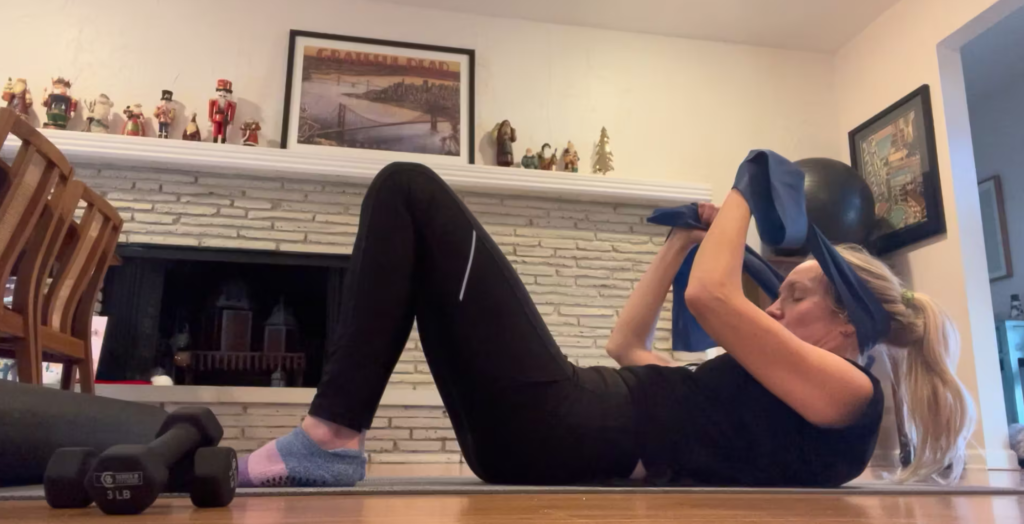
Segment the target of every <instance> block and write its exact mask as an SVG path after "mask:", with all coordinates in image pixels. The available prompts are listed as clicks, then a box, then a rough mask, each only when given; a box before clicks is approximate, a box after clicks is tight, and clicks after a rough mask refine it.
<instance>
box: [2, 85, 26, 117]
mask: <svg viewBox="0 0 1024 524" xmlns="http://www.w3.org/2000/svg"><path fill="white" fill-rule="evenodd" d="M3 100H4V102H7V109H10V110H12V111H14V112H15V113H18V116H20V117H21V118H28V108H30V107H32V92H31V91H29V90H28V83H27V82H25V79H24V78H19V79H17V80H14V81H13V82H12V81H11V79H10V78H8V79H7V83H6V84H4V92H3Z"/></svg>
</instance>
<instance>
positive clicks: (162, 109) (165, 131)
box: [153, 89, 175, 138]
mask: <svg viewBox="0 0 1024 524" xmlns="http://www.w3.org/2000/svg"><path fill="white" fill-rule="evenodd" d="M173 104H174V93H172V92H171V91H168V90H166V89H164V90H163V91H161V92H160V103H159V104H158V105H157V106H156V110H155V111H153V118H155V119H156V125H157V133H156V137H157V138H170V137H171V135H170V131H171V124H173V123H174V113H175V110H174V105H173Z"/></svg>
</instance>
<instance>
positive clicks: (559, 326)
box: [5, 131, 710, 462]
mask: <svg viewBox="0 0 1024 524" xmlns="http://www.w3.org/2000/svg"><path fill="white" fill-rule="evenodd" d="M46 133H47V135H48V136H49V137H50V138H51V140H53V141H54V142H55V143H56V144H57V145H58V147H60V148H61V150H62V151H64V153H65V154H66V155H67V156H68V158H69V159H70V160H71V161H72V163H73V164H74V165H75V166H76V176H77V177H78V178H79V179H81V180H83V181H84V182H85V183H86V184H88V185H89V186H90V187H92V188H93V189H95V190H96V191H98V192H99V193H101V194H102V195H104V196H105V197H106V198H107V199H108V200H109V201H110V202H111V204H113V205H114V206H115V207H116V208H117V209H118V210H119V211H120V213H121V216H122V217H124V219H125V225H124V234H123V235H122V237H121V241H122V242H125V243H128V244H160V245H176V246H197V247H209V248H237V249H250V250H270V251H284V252H301V253H323V254H348V253H351V250H352V245H353V242H354V240H355V233H356V227H357V225H358V222H359V209H360V202H361V201H362V197H363V193H364V191H365V188H366V186H367V184H368V183H369V181H370V180H371V179H372V176H373V174H375V173H376V172H377V170H379V168H380V167H382V166H383V165H384V164H385V163H386V162H385V161H383V160H366V159H350V158H337V157H316V156H310V155H308V154H296V153H294V152H290V151H281V150H270V149H251V148H241V147H234V146H223V145H221V146H218V145H214V144H206V143H199V144H196V143H186V142H180V141H158V140H155V139H139V138H134V139H133V138H126V137H118V136H102V137H94V136H92V135H88V134H85V133H75V134H72V133H67V132H59V131H57V132H51V131H47V132H46ZM10 147H11V144H8V146H7V147H5V152H8V153H9V152H10V149H9V148H10ZM432 167H435V169H436V170H437V171H438V173H439V174H441V176H442V177H443V178H445V179H446V180H448V181H449V183H451V184H452V185H453V186H454V187H455V188H456V190H457V192H458V193H459V195H460V196H461V197H462V198H463V200H464V201H465V202H466V204H467V205H468V206H469V208H470V209H471V210H472V211H473V212H474V213H475V214H476V215H477V217H478V219H479V220H480V222H481V223H483V225H484V226H485V228H486V229H487V230H488V232H489V233H490V234H491V235H492V236H493V238H494V240H495V241H496V242H497V244H498V245H499V246H501V249H502V251H503V252H504V253H505V254H506V255H507V256H508V258H509V260H510V261H511V262H512V264H513V265H514V266H515V268H516V270H517V271H518V273H519V275H520V277H521V278H522V280H523V282H524V283H525V284H526V286H527V288H528V289H529V291H530V293H531V295H532V297H533V300H534V302H535V304H536V305H537V308H538V309H539V310H540V312H541V314H542V315H543V316H544V319H545V321H546V322H547V325H548V327H549V329H550V330H551V332H552V334H553V335H554V337H555V339H556V340H557V342H558V343H559V345H560V346H561V347H562V350H563V351H564V352H565V354H566V355H567V356H568V357H569V359H570V360H572V361H573V362H574V363H576V364H579V365H581V366H590V365H614V362H613V361H612V360H611V359H609V358H607V356H606V355H605V353H604V349H603V347H604V344H605V341H606V340H607V337H608V335H609V333H610V332H611V328H612V326H613V325H614V323H615V320H616V317H617V314H618V311H619V310H620V309H621V308H622V306H623V303H624V302H625V300H626V297H627V296H628V295H629V293H630V291H631V290H632V289H633V286H634V285H635V284H636V282H637V280H639V278H640V275H641V274H642V273H643V272H644V270H645V269H646V268H647V265H648V264H649V263H650V261H651V259H652V258H653V256H654V254H655V253H656V252H657V250H658V247H659V246H660V245H661V244H662V243H663V241H664V237H665V234H666V230H665V228H662V227H658V226H651V225H648V224H646V223H645V221H644V218H645V217H646V216H647V215H648V214H649V213H650V211H651V209H652V208H654V207H657V206H659V205H678V204H680V203H685V202H692V201H699V200H707V199H708V197H709V196H710V190H709V189H708V188H707V187H705V186H701V185H694V184H680V183H674V182H652V181H643V180H627V179H615V178H610V177H608V178H605V177H599V176H596V175H582V174H581V175H570V174H561V173H549V172H536V171H532V172H530V171H524V170H521V169H504V168H496V167H484V166H449V165H446V164H439V165H436V166H432ZM669 298H670V299H671V295H670V297H669ZM669 308H670V302H666V306H665V309H664V312H663V315H662V320H661V321H660V322H659V323H658V328H657V332H656V335H655V349H656V350H659V351H664V352H666V354H668V355H671V352H670V351H668V350H669V349H670V340H669V338H670V330H669ZM481 350H482V351H486V348H481ZM694 358H699V359H701V360H702V359H703V358H704V356H703V354H697V355H695V356H694ZM98 390H99V393H100V394H102V395H106V396H112V397H118V398H123V399H128V400H134V401H140V402H148V403H154V404H159V405H162V406H164V407H166V408H173V407H175V406H179V405H185V404H189V405H196V404H201V405H208V406H210V407H211V408H213V409H214V411H215V412H216V413H217V415H218V416H219V417H220V419H221V422H222V423H223V424H224V426H225V441H224V444H225V445H230V446H234V447H235V448H236V449H239V450H250V449H254V448H256V447H258V446H260V445H262V444H263V443H264V442H266V441H267V440H269V439H272V438H275V437H278V436H280V435H283V434H285V433H286V432H288V431H290V430H291V428H293V427H295V425H296V424H298V422H299V421H300V420H301V418H302V416H303V415H304V414H305V412H306V407H307V405H308V403H309V402H310V400H311V399H312V395H313V390H312V389H302V388H296V389H284V390H282V389H270V388H233V387H208V386H175V387H166V388H158V387H153V386H109V385H108V386H100V387H99V388H98ZM367 451H368V452H369V455H370V460H371V461H373V462H459V461H461V460H462V459H461V455H460V453H459V448H458V443H457V442H456V440H455V436H454V434H453V432H452V429H451V426H450V424H449V421H448V418H447V414H446V413H445V411H444V407H443V405H442V404H441V401H440V397H439V396H438V394H437V389H436V387H435V386H434V384H433V381H432V379H431V376H430V371H429V369H428V368H427V365H426V362H425V359H424V356H423V353H422V348H421V347H420V344H419V340H418V337H417V336H416V333H415V332H414V333H413V335H412V337H410V340H409V342H408V344H407V346H406V349H405V352H404V353H403V355H402V357H401V360H400V362H399V364H398V367H397V368H396V369H395V372H394V374H393V375H392V378H391V382H390V383H389V386H388V390H387V393H386V394H385V398H384V400H383V402H382V404H381V408H380V410H379V412H378V413H377V418H376V419H375V420H374V424H373V429H371V430H370V432H369V434H368V438H367Z"/></svg>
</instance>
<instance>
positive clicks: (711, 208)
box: [668, 202, 718, 246]
mask: <svg viewBox="0 0 1024 524" xmlns="http://www.w3.org/2000/svg"><path fill="white" fill-rule="evenodd" d="M697 212H698V214H699V215H700V222H701V224H703V225H704V227H706V228H709V227H711V223H712V222H714V221H715V217H717V216H718V206H716V205H714V204H711V203H707V202H702V203H700V204H697ZM706 234H707V231H704V230H700V229H683V228H679V227H674V228H672V232H671V233H670V234H669V237H668V242H679V243H682V244H686V245H689V246H694V245H696V244H699V243H700V242H701V241H702V240H704V235H706Z"/></svg>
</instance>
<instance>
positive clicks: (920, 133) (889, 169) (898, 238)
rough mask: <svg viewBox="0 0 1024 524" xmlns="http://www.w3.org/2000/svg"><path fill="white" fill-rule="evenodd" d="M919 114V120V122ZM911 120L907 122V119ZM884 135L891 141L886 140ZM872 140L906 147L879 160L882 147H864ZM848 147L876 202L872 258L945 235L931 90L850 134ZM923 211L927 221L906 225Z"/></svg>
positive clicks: (923, 89) (870, 246) (920, 92)
mask: <svg viewBox="0 0 1024 524" xmlns="http://www.w3.org/2000/svg"><path fill="white" fill-rule="evenodd" d="M918 110H920V112H921V114H920V118H917V116H916V112H917V111H918ZM911 114H913V116H912V117H911V118H910V119H909V120H907V119H905V118H904V117H907V116H908V115H911ZM907 124H909V126H908V125H907ZM908 131H909V133H910V137H909V138H908V137H907V134H908ZM885 133H888V135H886V136H884V137H882V136H883V135H884V134H885ZM879 137H882V138H881V139H879ZM871 139H875V140H876V143H878V142H881V141H883V140H889V141H890V142H889V143H891V141H894V140H895V141H898V142H899V143H900V145H901V147H902V146H905V147H902V148H901V149H899V150H896V151H894V152H890V153H889V155H888V156H886V157H885V158H881V157H879V156H878V155H877V152H878V147H874V148H870V147H866V146H867V144H868V141H869V140H871ZM849 141H850V165H852V166H853V168H854V169H855V170H857V172H858V173H860V175H861V176H862V177H864V179H865V180H866V181H867V182H868V185H869V186H870V187H871V191H872V193H873V194H874V197H875V213H876V215H875V216H876V227H875V233H874V234H873V235H872V238H871V240H870V241H869V244H868V246H867V247H868V249H869V250H870V251H871V252H873V253H875V254H876V255H885V254H888V253H891V252H893V251H896V250H899V249H902V248H904V247H907V246H909V245H912V244H915V243H917V242H920V241H922V240H925V239H928V238H931V237H933V236H936V235H941V234H944V233H945V232H946V215H945V209H944V208H943V205H942V188H941V186H940V182H939V166H938V153H937V152H936V148H935V122H934V120H933V117H932V103H931V90H930V88H929V86H928V85H927V84H925V85H922V86H921V87H919V88H917V89H915V90H914V91H913V92H912V93H910V94H908V95H907V96H905V97H903V98H901V99H900V100H899V101H897V102H896V103H894V104H892V105H891V106H889V107H887V108H885V109H884V110H883V111H881V112H880V113H878V114H877V115H875V116H873V117H872V118H871V119H869V120H868V121H866V122H864V123H863V124H861V125H859V126H857V128H856V129H854V130H852V131H850V133H849ZM872 149H874V154H873V155H872V154H871V153H870V152H871V150H872ZM886 151H892V150H891V149H890V146H886ZM869 157H871V158H869ZM894 159H895V162H896V165H893V162H894ZM915 163H916V165H917V166H916V168H915V167H914V164H915ZM915 171H916V173H915ZM918 178H919V180H918ZM896 184H898V185H896ZM922 207H923V218H921V219H918V220H915V221H914V222H913V223H909V224H907V223H905V222H907V220H908V219H907V216H910V217H911V218H915V217H916V215H917V214H919V213H920V212H921V211H920V210H921V209H922ZM897 220H898V221H900V222H898V223H897Z"/></svg>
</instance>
